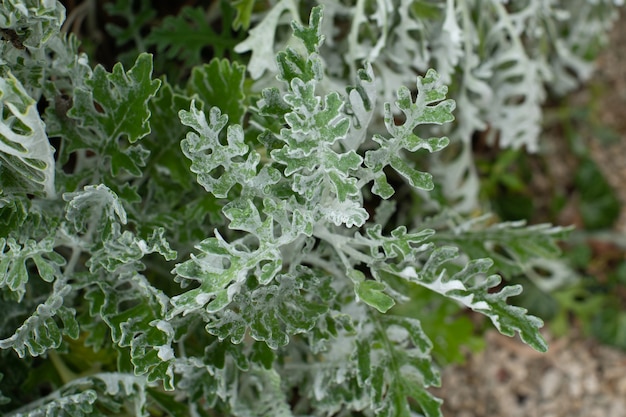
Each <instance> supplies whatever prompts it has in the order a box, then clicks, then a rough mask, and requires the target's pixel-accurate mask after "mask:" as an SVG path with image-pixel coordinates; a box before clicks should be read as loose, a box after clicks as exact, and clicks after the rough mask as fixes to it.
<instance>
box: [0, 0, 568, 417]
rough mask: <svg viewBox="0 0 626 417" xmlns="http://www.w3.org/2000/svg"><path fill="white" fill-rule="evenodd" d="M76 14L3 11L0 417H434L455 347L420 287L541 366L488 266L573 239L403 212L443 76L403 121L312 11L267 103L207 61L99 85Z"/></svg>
mask: <svg viewBox="0 0 626 417" xmlns="http://www.w3.org/2000/svg"><path fill="white" fill-rule="evenodd" d="M144 3H145V2H144ZM249 3H250V2H234V5H235V7H239V8H238V9H236V10H237V11H239V12H240V15H238V16H237V20H236V22H238V24H239V25H244V26H245V25H246V22H245V14H243V15H242V14H241V13H242V11H245V10H247V9H245V7H244V6H245V5H246V4H249ZM281 3H285V2H281ZM418 3H419V2H418ZM120 4H121V3H120ZM285 4H287V3H285ZM289 4H291V3H289ZM294 4H295V3H294ZM338 4H339V3H338ZM358 4H359V5H360V4H361V2H359V3H358ZM376 4H378V3H376ZM380 4H381V5H382V4H383V3H380ZM385 4H386V3H385ZM416 4H417V3H416ZM468 4H469V3H468ZM242 5H243V6H242ZM144 6H145V4H144ZM241 7H243V8H241ZM272 10H279V9H272ZM326 10H329V11H331V16H332V13H337V12H336V9H333V8H332V7H330V6H328V5H327V9H326ZM333 10H335V11H333ZM185 13H187V15H186V17H185V18H187V19H192V18H194V16H196V15H194V14H193V11H191V12H190V11H189V9H187V11H186V12H185ZM269 13H270V14H271V13H277V15H278V17H280V15H281V13H279V12H274V11H270V12H269ZM64 15H65V11H64V9H63V7H62V6H61V5H60V3H58V2H56V1H49V0H40V1H37V0H27V1H17V0H7V1H4V2H2V4H1V5H0V28H1V29H2V36H3V39H4V41H3V42H2V43H1V44H0V57H1V58H0V59H1V61H0V75H1V77H0V97H1V102H0V109H1V110H2V115H1V119H0V138H1V142H0V225H1V228H0V291H1V299H0V311H1V312H2V317H3V320H2V321H1V322H0V349H1V350H0V363H1V366H0V372H1V374H0V375H1V376H2V378H3V379H2V380H0V388H1V391H0V402H2V405H1V407H2V408H1V411H3V412H6V413H7V415H10V416H44V415H45V416H64V415H67V416H82V415H142V416H143V415H155V416H156V415H174V416H187V415H198V416H213V415H225V416H226V415H232V416H269V415H272V416H311V415H320V416H323V415H324V416H325V415H345V416H348V415H376V416H409V415H425V416H440V415H441V412H440V402H441V401H440V400H439V399H437V398H435V397H434V396H433V395H432V394H431V393H430V392H429V391H428V387H431V386H438V385H439V384H440V377H439V373H438V368H437V365H436V364H435V362H434V361H433V357H432V355H431V352H433V350H434V349H435V348H436V345H434V344H433V340H435V341H436V343H437V344H446V343H448V344H451V345H454V337H455V335H454V334H450V333H448V332H446V329H445V327H439V328H437V327H435V328H434V329H433V332H434V334H427V333H426V332H425V331H424V328H423V326H422V322H428V320H429V316H431V315H438V314H439V311H447V312H449V311H450V310H437V309H436V307H438V306H441V304H437V303H434V304H432V305H431V306H430V309H426V308H424V309H422V305H423V304H421V303H420V300H421V299H422V297H424V296H425V295H424V294H426V293H428V294H434V295H435V296H436V297H438V299H439V300H445V301H446V302H448V303H450V304H447V305H453V306H457V307H458V306H462V307H464V308H468V309H471V310H474V311H475V312H477V313H480V314H482V315H484V316H486V317H487V318H488V319H489V320H490V321H491V322H492V323H493V325H494V326H495V327H496V328H497V329H498V330H499V331H500V332H501V333H503V334H506V335H510V336H512V335H514V334H515V333H518V334H519V335H520V336H521V338H522V340H523V341H524V342H526V343H527V344H529V345H530V346H531V347H533V348H534V349H537V350H539V351H545V350H546V349H547V346H546V343H545V341H544V339H543V338H542V336H541V334H540V333H539V328H540V327H541V325H542V322H541V320H539V319H538V318H536V317H533V316H529V315H527V314H526V311H525V310H523V309H521V308H519V307H515V306H512V305H509V304H508V303H507V299H508V298H509V297H511V296H515V295H517V294H519V293H520V292H521V287H520V286H506V285H501V276H500V275H498V274H496V272H498V273H499V274H501V275H503V276H505V277H507V276H512V275H516V274H524V273H525V272H526V271H527V265H528V264H529V263H530V262H531V261H532V260H533V259H537V258H546V257H551V256H555V255H557V254H558V248H557V246H556V245H555V239H557V238H559V237H561V236H562V235H563V233H564V230H562V229H560V228H552V227H549V226H547V225H539V226H532V227H524V226H523V225H522V224H520V223H506V224H492V223H490V222H489V221H488V220H487V219H486V218H482V217H481V218H476V219H472V220H469V221H467V220H462V219H461V218H460V217H457V216H454V215H450V214H449V213H447V212H446V210H440V211H439V212H438V213H430V214H429V215H428V216H426V215H423V214H419V210H417V211H415V208H414V207H413V208H411V204H408V205H407V204H406V202H407V201H409V202H411V201H412V202H418V201H423V200H420V199H417V198H415V196H416V195H424V194H425V193H427V192H428V191H430V190H432V189H433V187H434V182H433V178H432V176H431V175H430V174H429V173H427V172H423V171H420V170H419V167H418V166H417V162H416V161H417V160H418V159H416V155H419V154H422V153H424V152H430V153H436V152H440V151H441V150H442V149H444V148H445V147H446V146H447V145H448V143H449V139H448V138H447V137H445V136H443V135H435V134H433V135H432V136H431V135H425V134H423V132H427V131H429V130H428V129H427V128H429V127H431V126H439V127H442V128H443V127H445V126H446V125H448V124H450V123H452V122H453V120H454V116H453V114H454V112H455V102H454V101H453V100H451V99H449V98H446V95H447V87H446V83H447V82H449V81H451V73H450V72H445V71H444V72H443V73H442V74H439V73H438V72H436V71H434V70H431V69H428V70H426V71H425V72H424V75H423V76H417V77H416V76H413V77H412V80H411V83H410V84H409V83H408V82H407V86H398V87H397V88H396V87H394V88H393V90H394V95H395V97H394V98H393V104H391V103H389V102H388V101H387V102H385V101H384V100H385V98H387V97H389V98H390V97H391V93H390V91H387V90H386V91H385V92H384V94H381V93H379V89H378V88H377V86H376V85H377V84H376V83H377V81H376V80H377V77H378V76H376V75H375V71H374V68H375V66H374V65H372V64H365V65H364V66H363V67H362V68H360V69H358V68H356V67H354V68H352V69H351V71H352V72H351V74H352V76H353V77H354V79H355V80H356V81H355V82H354V85H352V86H350V85H348V83H344V84H343V85H342V84H341V83H340V81H338V80H337V78H332V77H328V74H329V73H330V72H332V71H331V69H332V68H333V66H332V65H331V62H330V60H329V59H323V58H322V53H323V51H324V41H325V40H326V42H328V41H329V40H331V39H333V33H332V32H328V33H327V30H329V29H328V27H327V26H325V24H324V20H323V19H322V8H320V7H316V8H313V10H312V11H311V13H310V20H309V24H308V25H304V24H302V23H298V20H299V19H296V21H295V22H294V23H293V24H292V26H291V27H292V31H293V35H292V38H291V40H290V41H289V44H288V45H287V46H285V47H284V48H283V49H282V50H280V51H278V52H276V53H275V51H273V50H271V51H270V52H271V56H272V57H273V60H274V61H273V62H275V67H272V68H269V67H268V68H265V70H264V71H267V72H271V71H275V72H274V74H277V76H276V78H275V82H274V81H268V85H267V87H265V88H263V89H262V90H260V91H259V92H258V93H257V92H256V90H254V89H251V88H250V87H249V85H250V83H249V82H248V80H247V78H246V67H245V66H244V65H242V64H239V63H237V62H234V61H229V60H226V59H217V58H216V59H213V60H211V61H210V62H208V63H198V65H196V66H194V67H193V68H192V69H191V71H190V74H189V77H188V79H186V80H184V81H183V82H181V83H171V84H170V83H169V82H168V81H167V79H166V78H165V77H162V78H153V75H152V73H153V57H152V56H151V55H150V54H146V53H140V54H139V55H138V56H137V58H136V59H135V60H134V63H132V65H131V66H130V68H129V69H125V68H124V66H123V65H122V64H121V63H118V64H116V65H115V66H114V67H113V68H112V70H111V71H110V72H109V71H107V70H106V69H105V68H104V67H103V66H101V65H96V66H95V67H92V66H91V65H90V63H89V59H88V57H87V56H86V55H85V54H84V53H81V52H79V44H78V41H77V40H76V38H75V37H73V36H67V35H65V34H63V33H60V31H59V28H60V26H61V24H62V22H63V20H64ZM268 16H269V15H268ZM266 19H267V16H266ZM170 23H171V22H170ZM248 23H249V22H248ZM131 37H132V36H131ZM152 39H153V40H154V39H155V38H154V37H153V38H152ZM250 39H253V38H250ZM155 42H156V41H155ZM243 45H245V44H243ZM273 45H274V44H273V43H271V44H270V45H269V46H270V47H272V48H273ZM239 49H245V47H242V46H240V47H239ZM157 50H159V48H157ZM381 50H382V49H381ZM167 51H170V49H168V48H165V47H164V48H162V51H161V52H163V53H167ZM257 58H258V56H257V57H255V54H253V55H252V58H251V60H250V67H248V68H247V69H248V70H249V71H250V74H251V76H252V77H253V78H258V77H257V75H258V74H257V71H258V61H257V60H256V59H257ZM268 58H269V57H268V56H265V57H264V58H263V59H264V60H267V59H268ZM359 58H363V57H359ZM365 58H367V57H365ZM155 59H157V60H158V59H159V58H158V56H157V57H156V58H155ZM383 77H385V75H383ZM403 81H407V80H406V79H404V78H403ZM409 87H411V89H409ZM381 97H382V98H381ZM383 102H384V104H382V114H380V113H379V109H380V107H381V106H379V105H378V103H383ZM379 120H382V126H383V127H384V129H380V128H379V127H376V128H375V129H374V128H372V126H374V125H377V123H379ZM407 210H408V211H407ZM411 210H414V211H415V212H412V211H411ZM433 306H434V307H433ZM455 311H457V310H455ZM443 316H444V318H443V319H442V320H441V322H440V324H441V325H442V326H443V325H444V324H445V323H448V322H451V321H452V320H453V318H452V317H445V313H444V315H443ZM421 319H423V320H421Z"/></svg>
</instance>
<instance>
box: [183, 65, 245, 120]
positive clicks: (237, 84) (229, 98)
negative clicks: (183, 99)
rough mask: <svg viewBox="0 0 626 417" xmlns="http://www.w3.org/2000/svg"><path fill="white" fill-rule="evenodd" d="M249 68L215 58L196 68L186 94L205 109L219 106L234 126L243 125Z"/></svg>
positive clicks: (192, 72)
mask: <svg viewBox="0 0 626 417" xmlns="http://www.w3.org/2000/svg"><path fill="white" fill-rule="evenodd" d="M245 73H246V67H244V66H243V65H241V64H238V63H237V62H233V63H231V62H230V61H228V60H227V59H221V60H220V59H218V58H213V59H212V60H211V62H209V63H208V64H204V65H202V66H196V67H194V68H193V70H192V71H191V77H190V78H189V82H188V83H187V94H188V95H189V96H193V95H196V96H197V97H198V98H199V99H200V100H202V101H203V102H204V103H205V104H206V108H211V107H213V106H218V107H219V108H220V110H221V111H222V112H223V113H224V114H226V115H228V120H230V122H231V123H237V124H241V123H242V122H243V115H244V113H245V105H244V99H245V94H244V86H243V83H244V80H245Z"/></svg>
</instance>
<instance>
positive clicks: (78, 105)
mask: <svg viewBox="0 0 626 417" xmlns="http://www.w3.org/2000/svg"><path fill="white" fill-rule="evenodd" d="M160 84H161V81H160V80H153V79H152V57H151V56H150V55H148V54H141V55H139V56H138V57H137V60H136V61H135V65H134V66H133V67H132V68H131V69H130V70H128V71H124V68H123V67H122V65H121V64H119V63H118V64H116V65H115V66H114V67H113V71H112V72H111V73H108V72H107V71H106V70H105V69H104V68H103V67H102V66H97V67H96V68H95V69H94V71H93V74H92V76H91V78H90V79H89V80H87V81H86V82H85V86H81V87H77V88H76V89H75V91H74V98H73V107H72V108H71V109H70V110H69V111H68V112H67V115H68V116H69V117H71V118H73V119H76V120H77V122H78V123H79V124H80V127H81V128H82V129H84V130H86V132H85V133H84V134H83V135H82V137H81V138H80V139H79V140H78V141H77V142H72V143H71V144H70V145H71V149H81V148H87V149H94V150H96V151H97V152H98V154H100V155H101V158H102V159H103V160H104V159H107V158H108V159H110V163H111V172H112V174H113V175H117V174H118V173H119V172H120V171H121V170H122V169H124V170H126V171H127V172H129V173H130V174H132V175H134V176H141V169H140V167H141V166H143V165H144V164H145V159H146V158H147V151H146V150H145V148H143V147H141V146H140V145H133V144H134V143H135V142H137V141H138V140H139V139H141V138H143V137H144V136H146V135H147V134H149V133H150V124H149V122H148V120H149V118H150V109H149V106H148V103H149V101H150V99H152V97H154V95H155V94H156V92H157V90H158V89H159V86H160ZM77 139H78V138H77ZM124 140H125V141H127V142H128V143H129V145H128V146H124V145H123V143H124V142H123V141H124Z"/></svg>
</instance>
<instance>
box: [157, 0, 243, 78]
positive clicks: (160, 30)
mask: <svg viewBox="0 0 626 417" xmlns="http://www.w3.org/2000/svg"><path fill="white" fill-rule="evenodd" d="M221 11H222V13H224V14H225V16H223V18H224V21H225V22H228V21H229V20H230V19H228V16H227V14H231V15H232V13H229V11H228V9H227V8H226V7H224V6H222V7H221ZM214 27H215V26H214V25H212V22H211V21H209V20H208V19H207V11H206V10H205V8H203V7H189V6H185V7H183V8H182V9H181V11H180V13H179V14H178V16H166V17H165V18H164V19H163V21H162V22H161V24H160V25H159V26H157V27H155V28H154V29H152V31H151V32H150V35H148V37H147V38H146V43H147V44H148V45H154V46H156V49H157V53H158V55H159V56H163V57H164V58H166V59H167V60H168V61H169V60H180V61H181V62H183V63H184V65H186V66H188V67H193V66H196V65H199V64H201V63H202V60H203V59H202V58H203V55H204V50H205V49H206V48H211V56H214V57H222V56H224V55H226V52H227V51H229V50H232V49H233V48H234V47H235V45H236V43H237V41H238V39H237V38H234V37H233V35H232V33H231V32H230V28H229V25H228V24H225V25H223V26H222V30H221V32H216V31H215V29H214Z"/></svg>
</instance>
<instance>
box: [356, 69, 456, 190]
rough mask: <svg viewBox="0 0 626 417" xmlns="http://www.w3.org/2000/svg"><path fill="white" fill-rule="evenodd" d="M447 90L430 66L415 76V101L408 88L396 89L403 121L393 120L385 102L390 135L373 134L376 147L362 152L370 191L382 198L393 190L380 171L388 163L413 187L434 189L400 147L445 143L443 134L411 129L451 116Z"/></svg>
mask: <svg viewBox="0 0 626 417" xmlns="http://www.w3.org/2000/svg"><path fill="white" fill-rule="evenodd" d="M446 93H447V87H446V86H445V85H443V84H441V82H440V80H439V75H438V74H437V72H436V71H434V70H432V69H431V70H428V72H427V73H426V76H425V77H417V96H416V98H415V101H413V99H412V98H411V92H410V91H409V89H408V88H406V87H401V88H400V89H399V90H398V92H397V96H398V100H397V101H396V106H397V107H398V109H400V110H401V111H402V113H403V114H404V116H405V118H406V120H405V121H404V123H402V124H400V125H396V124H395V117H394V115H393V113H392V111H391V106H390V105H389V104H388V103H385V126H386V128H387V131H388V132H389V133H390V134H391V137H390V138H385V137H384V136H381V135H374V138H373V139H374V141H375V142H377V143H378V145H379V148H378V149H375V150H370V151H367V152H366V153H365V165H367V166H368V167H369V168H371V169H372V172H373V176H374V178H373V179H374V187H373V188H372V192H374V193H375V194H377V195H379V196H381V197H382V198H385V199H387V198H389V197H391V195H392V194H393V190H392V189H391V188H390V186H389V184H388V182H387V178H386V175H385V173H384V172H383V169H384V168H385V167H386V166H391V167H392V168H393V169H394V170H395V171H396V172H397V173H398V174H400V175H401V176H403V177H404V178H406V180H407V181H408V182H409V184H410V185H411V186H413V187H415V188H418V189H422V190H432V189H433V187H434V185H433V182H432V176H431V175H430V174H428V173H425V172H421V171H417V170H416V169H414V168H413V167H412V166H411V164H410V163H409V162H407V161H406V160H405V159H404V158H403V157H402V151H403V150H407V151H409V152H416V151H418V150H419V149H426V150H428V151H429V152H437V151H439V150H441V149H443V148H444V147H446V146H447V145H448V142H449V141H448V138H446V137H441V138H437V137H434V138H429V139H423V138H420V137H419V136H417V135H415V133H413V131H414V130H415V128H416V127H417V126H419V125H422V124H444V123H448V122H451V121H452V120H454V117H453V116H452V111H453V110H454V108H455V103H454V101H452V100H450V99H447V100H446V99H445V97H446Z"/></svg>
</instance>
